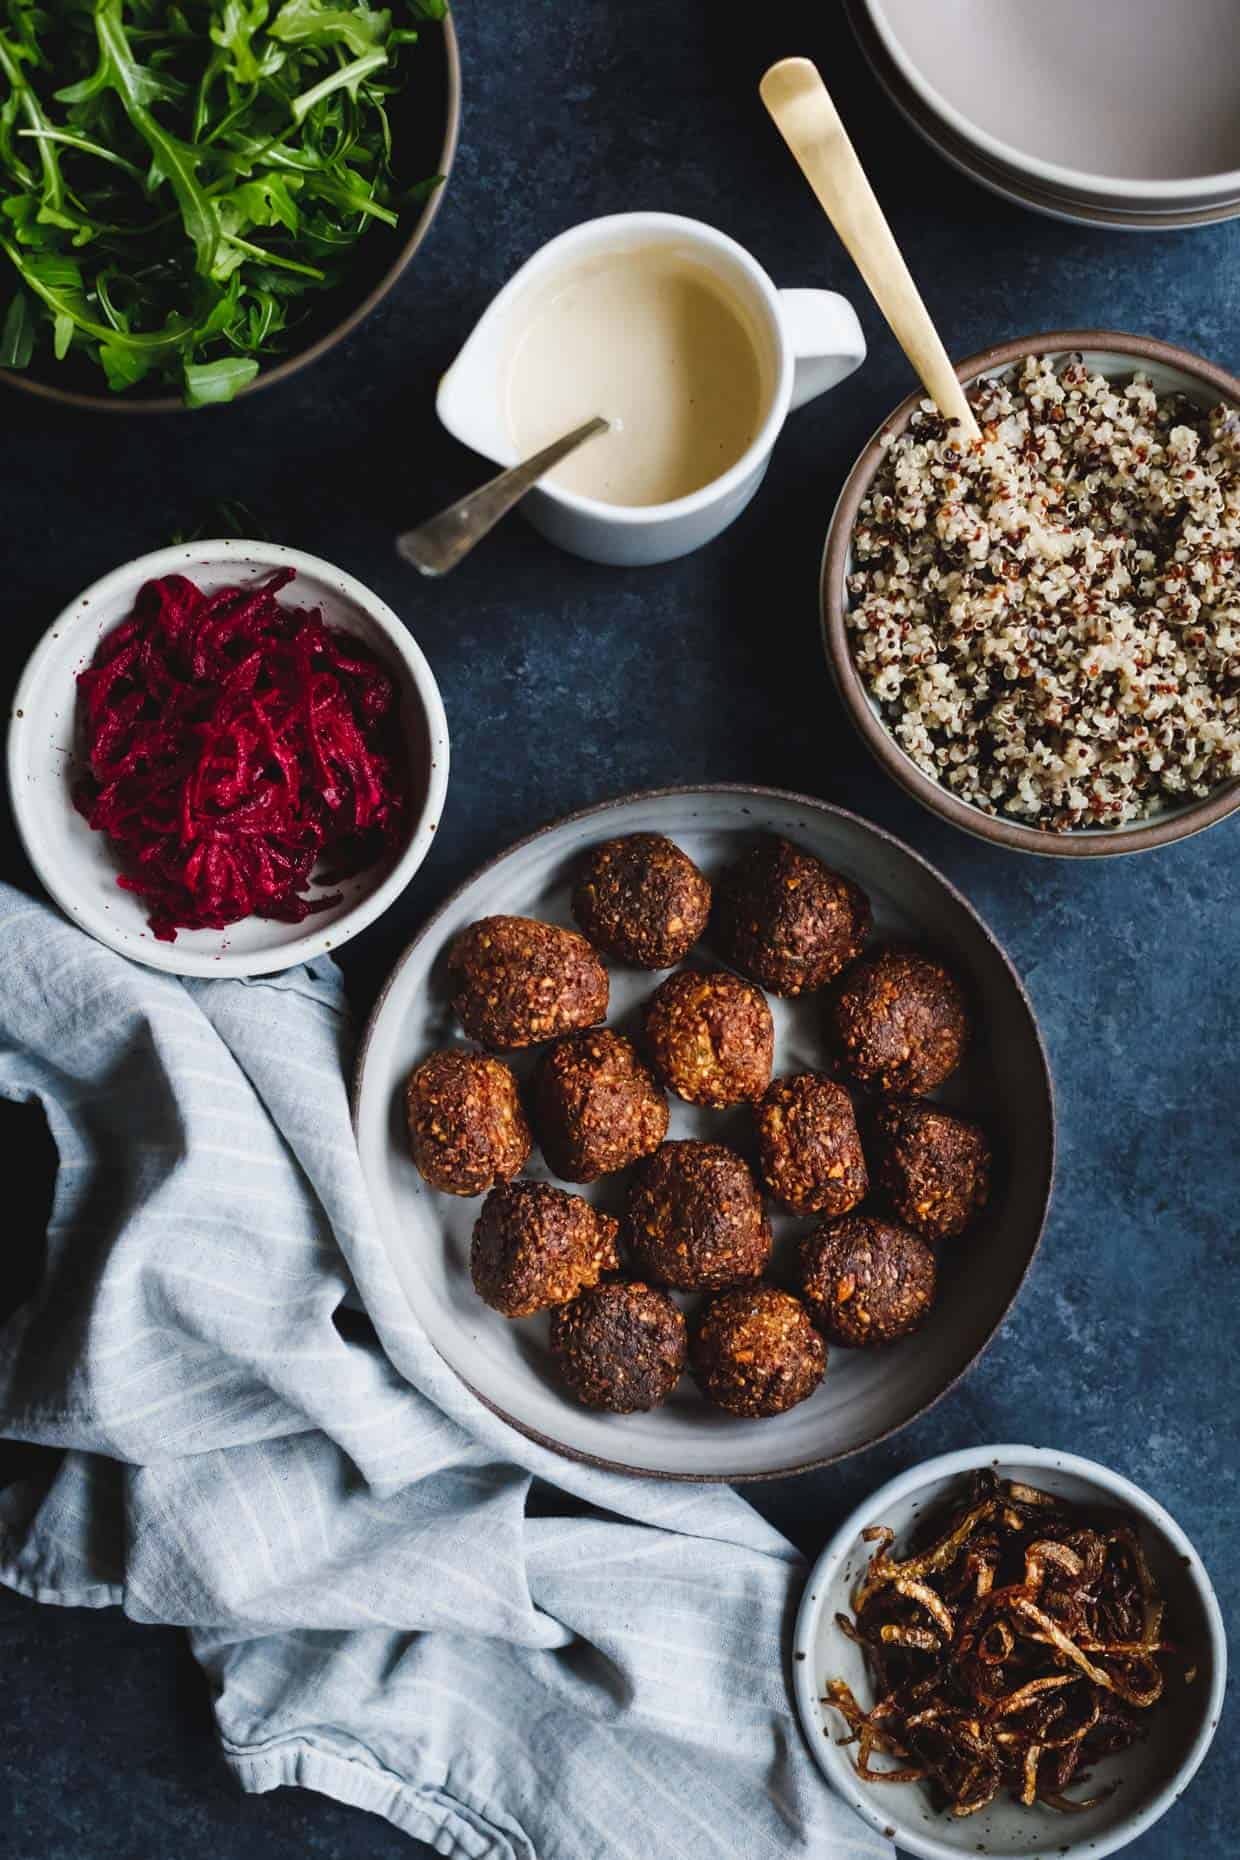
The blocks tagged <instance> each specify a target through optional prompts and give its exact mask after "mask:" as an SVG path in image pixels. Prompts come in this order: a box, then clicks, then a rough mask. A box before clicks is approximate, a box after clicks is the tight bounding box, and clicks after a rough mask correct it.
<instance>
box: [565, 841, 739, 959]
mask: <svg viewBox="0 0 1240 1860" xmlns="http://www.w3.org/2000/svg"><path fill="white" fill-rule="evenodd" d="M573 916H574V917H575V918H576V919H577V922H578V923H579V924H580V925H581V927H582V929H583V930H584V931H585V933H586V935H587V936H588V937H589V939H590V941H591V942H592V943H593V944H594V945H595V946H596V948H598V949H601V950H605V951H606V953H607V954H608V955H609V956H615V957H616V958H617V959H618V960H619V961H620V962H631V963H633V964H634V965H635V967H637V968H639V969H671V968H674V967H675V965H676V964H677V963H678V962H682V961H683V960H684V958H685V957H686V956H687V955H688V954H689V951H690V950H691V949H692V948H693V945H694V944H695V943H696V942H697V940H698V938H699V937H700V936H701V934H702V932H703V931H704V930H705V928H706V924H707V920H708V919H709V917H710V882H709V880H708V879H706V878H705V877H703V875H702V873H701V872H699V871H698V869H697V867H696V866H695V865H694V863H693V861H692V859H690V857H689V855H688V854H687V853H683V852H681V850H680V848H679V846H676V845H674V844H673V842H672V841H671V840H669V839H666V838H665V837H664V835H663V834H662V833H626V834H624V835H622V836H621V837H620V838H619V839H615V840H604V841H603V843H602V844H601V845H600V846H595V847H593V848H592V849H591V851H590V852H588V853H587V854H586V857H585V860H584V862H583V864H582V867H581V870H580V872H579V873H578V874H577V883H576V885H575V886H574V888H573Z"/></svg>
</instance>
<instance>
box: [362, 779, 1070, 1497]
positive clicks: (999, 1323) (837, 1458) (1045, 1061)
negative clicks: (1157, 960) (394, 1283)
mask: <svg viewBox="0 0 1240 1860" xmlns="http://www.w3.org/2000/svg"><path fill="white" fill-rule="evenodd" d="M691 795H734V796H740V795H745V796H748V797H750V798H757V799H759V800H762V801H781V802H786V803H789V804H790V805H792V806H794V807H804V808H809V809H811V810H812V811H813V812H815V813H818V814H828V815H832V816H834V817H835V818H837V819H843V820H846V821H848V822H850V823H851V824H852V825H853V826H856V827H860V828H861V829H862V830H863V831H864V832H866V833H869V834H872V835H873V836H874V837H875V838H876V839H879V840H881V841H883V842H884V843H885V844H886V845H889V846H894V847H895V848H896V849H897V850H898V851H899V852H901V853H903V854H904V855H905V856H906V857H908V858H910V859H912V860H913V861H914V862H915V863H916V864H917V865H919V866H921V867H922V868H923V869H924V870H925V871H926V872H928V873H929V874H930V876H931V877H932V878H934V879H935V880H937V882H938V883H939V884H940V885H942V886H943V888H944V889H945V890H946V891H947V893H948V894H949V896H950V897H951V898H952V899H953V901H954V902H955V903H956V904H957V905H959V906H960V907H961V908H962V909H963V910H964V911H965V913H966V915H967V916H968V917H969V918H971V919H972V921H973V923H974V924H975V925H976V926H977V928H978V930H979V931H980V932H981V935H982V937H983V938H984V940H985V941H986V943H987V944H988V945H989V946H990V948H991V949H992V950H993V951H994V953H995V955H996V956H997V957H998V959H999V961H1000V963H1001V964H1002V966H1003V968H1004V969H1005V970H1006V972H1007V975H1008V977H1009V979H1010V981H1011V982H1012V984H1013V986H1014V988H1015V990H1016V994H1017V997H1018V999H1019V1001H1020V1004H1021V1006H1022V1007H1023V1009H1024V1012H1025V1015H1026V1017H1027V1019H1028V1022H1029V1026H1030V1029H1031V1031H1032V1034H1033V1040H1034V1046H1035V1049H1036V1051H1037V1055H1038V1059H1039V1061H1040V1085H1041V1089H1042V1094H1043V1095H1044V1097H1045V1101H1046V1108H1047V1131H1048V1139H1049V1141H1048V1144H1047V1154H1046V1163H1045V1168H1044V1171H1043V1173H1042V1177H1041V1180H1040V1183H1039V1188H1040V1193H1041V1202H1042V1205H1041V1212H1040V1216H1039V1219H1038V1225H1037V1231H1036V1233H1035V1234H1034V1238H1033V1245H1032V1246H1031V1247H1030V1249H1029V1255H1028V1258H1027V1259H1026V1261H1025V1263H1024V1266H1023V1268H1022V1269H1021V1273H1020V1276H1019V1278H1018V1279H1017V1281H1016V1284H1015V1285H1014V1286H1013V1288H1012V1291H1011V1294H1010V1296H1009V1297H1008V1299H1007V1300H1006V1302H1005V1304H1004V1306H1003V1309H1002V1311H1000V1313H999V1314H998V1316H997V1317H996V1319H995V1322H994V1324H993V1325H992V1326H991V1328H990V1330H989V1332H988V1333H987V1335H986V1337H985V1338H984V1339H983V1341H982V1342H981V1344H980V1345H979V1346H978V1348H977V1349H976V1350H975V1351H974V1352H973V1354H972V1356H970V1357H969V1359H968V1361H967V1362H966V1363H963V1364H962V1365H961V1367H960V1368H959V1369H958V1370H957V1371H956V1373H955V1375H953V1376H952V1377H951V1378H950V1380H949V1381H947V1382H945V1383H944V1385H943V1387H942V1388H941V1389H940V1390H939V1391H938V1393H937V1394H935V1395H932V1396H931V1397H930V1399H929V1400H928V1401H925V1402H923V1403H922V1404H921V1406H920V1407H918V1408H916V1409H914V1411H913V1413H912V1414H910V1415H908V1416H906V1418H905V1419H904V1420H902V1421H897V1422H895V1423H893V1424H892V1426H890V1427H886V1428H884V1429H883V1430H882V1431H881V1432H879V1433H876V1434H874V1435H872V1436H871V1437H870V1438H869V1439H868V1440H865V1441H862V1442H860V1443H859V1444H858V1445H857V1446H853V1447H845V1448H842V1449H841V1450H839V1451H838V1452H834V1453H825V1454H819V1455H816V1456H815V1457H813V1458H811V1459H806V1460H802V1461H800V1462H799V1463H798V1464H796V1465H792V1466H779V1467H772V1468H770V1469H768V1470H766V1471H763V1472H753V1471H749V1470H742V1471H740V1472H669V1471H667V1470H665V1469H664V1468H655V1467H646V1466H631V1465H627V1464H626V1463H625V1462H624V1461H622V1460H613V1459H607V1458H605V1457H604V1456H602V1455H601V1454H597V1453H588V1452H586V1451H584V1450H583V1449H582V1448H580V1447H573V1446H569V1445H568V1444H567V1443H565V1442H564V1441H562V1440H557V1439H555V1438H554V1437H553V1436H551V1435H549V1434H544V1433H542V1432H540V1431H539V1429H537V1428H535V1427H531V1426H530V1425H529V1424H528V1423H526V1422H524V1421H519V1420H517V1419H516V1418H515V1416H513V1415H511V1414H509V1413H508V1412H507V1410H506V1409H505V1408H502V1407H501V1406H500V1405H499V1404H498V1403H497V1402H494V1401H492V1400H491V1398H490V1397H489V1396H487V1395H485V1394H483V1392H482V1391H481V1390H480V1389H478V1388H476V1387H475V1386H474V1384H473V1383H472V1382H471V1381H470V1380H469V1378H468V1377H467V1376H464V1375H462V1374H461V1372H460V1370H459V1369H457V1368H456V1366H455V1364H453V1363H451V1362H449V1361H448V1358H447V1357H446V1356H445V1355H444V1352H443V1351H442V1350H441V1349H440V1347H439V1345H438V1343H437V1342H436V1340H435V1338H434V1336H433V1335H432V1333H431V1332H430V1330H429V1329H428V1328H427V1327H426V1325H425V1324H422V1319H421V1317H420V1316H419V1315H418V1314H417V1313H416V1312H415V1313H414V1315H415V1316H417V1317H418V1322H419V1323H420V1324H422V1328H423V1330H424V1331H425V1333H426V1336H427V1339H428V1341H429V1342H430V1344H431V1347H432V1348H433V1349H434V1351H435V1353H436V1355H437V1356H438V1357H439V1358H440V1360H441V1361H442V1362H444V1363H445V1364H447V1367H448V1368H449V1369H450V1370H451V1371H452V1374H453V1375H454V1376H456V1378H457V1380H458V1381H459V1382H461V1383H462V1384H463V1385H464V1387H465V1388H467V1389H468V1390H469V1392H470V1394H471V1395H473V1396H474V1397H475V1398H476V1399H477V1400H478V1401H480V1402H481V1403H482V1405H483V1407H484V1408H487V1409H489V1411H490V1412H491V1413H492V1414H493V1415H496V1416H497V1417H498V1418H499V1419H500V1420H501V1421H505V1422H506V1423H507V1424H508V1426H510V1427H512V1428H514V1429H515V1430H516V1431H517V1433H519V1434H521V1435H523V1436H524V1437H525V1439H527V1440H532V1441H534V1442H535V1444H536V1445H538V1446H540V1447H545V1448H546V1449H547V1450H548V1451H550V1452H552V1453H555V1454H556V1455H558V1456H559V1457H560V1458H561V1459H568V1460H574V1461H576V1462H577V1463H578V1464H579V1465H584V1466H590V1467H593V1468H595V1469H596V1470H599V1471H603V1472H614V1473H622V1474H625V1475H627V1476H628V1477H629V1478H637V1479H655V1480H661V1481H663V1482H666V1483H670V1484H675V1485H757V1484H761V1483H763V1482H765V1481H766V1480H769V1479H795V1478H799V1477H800V1476H801V1475H802V1474H803V1473H809V1472H818V1471H821V1470H822V1469H823V1468H824V1467H827V1466H834V1465H838V1464H839V1463H840V1462H841V1461H842V1460H846V1459H851V1458H852V1457H853V1456H854V1455H856V1454H858V1453H868V1452H869V1450H870V1449H871V1448H872V1447H876V1446H878V1445H880V1443H881V1442H882V1441H884V1440H889V1439H891V1437H892V1436H893V1435H895V1434H898V1433H900V1432H902V1431H903V1429H904V1428H906V1427H911V1426H912V1425H913V1423H914V1422H915V1421H919V1420H921V1419H922V1417H923V1416H924V1415H926V1414H928V1413H929V1412H930V1410H931V1409H932V1408H934V1407H936V1406H937V1405H938V1403H939V1402H941V1401H942V1400H943V1398H944V1396H946V1395H949V1394H950V1393H951V1392H952V1390H953V1389H955V1388H957V1387H958V1386H959V1384H960V1383H961V1382H962V1381H963V1380H964V1378H965V1377H966V1376H967V1375H969V1374H970V1373H971V1371H972V1370H973V1369H974V1368H975V1367H976V1365H977V1364H978V1362H979V1361H980V1360H981V1358H982V1357H983V1356H984V1355H985V1353H986V1352H987V1350H988V1349H989V1348H990V1346H991V1344H992V1343H993V1342H994V1340H995V1338H996V1337H997V1336H998V1334H999V1332H1000V1331H1001V1330H1002V1329H1003V1326H1004V1325H1005V1324H1006V1322H1007V1320H1008V1318H1009V1316H1010V1315H1011V1312H1012V1310H1013V1307H1014V1306H1015V1304H1016V1301H1017V1299H1018V1298H1019V1297H1020V1295H1021V1293H1022V1292H1023V1290H1024V1288H1025V1285H1026V1283H1027V1282H1028V1279H1029V1274H1030V1273H1031V1272H1032V1270H1033V1266H1034V1263H1035V1261H1036V1260H1037V1258H1038V1255H1039V1253H1040V1251H1041V1247H1042V1241H1043V1239H1044V1237H1045V1234H1046V1226H1047V1222H1048V1220H1049V1218H1050V1211H1051V1206H1052V1203H1053V1201H1054V1192H1055V1180H1056V1169H1057V1160H1058V1147H1059V1144H1058V1135H1059V1132H1058V1109H1057V1103H1056V1098H1055V1082H1054V1074H1053V1073H1052V1070H1051V1064H1050V1056H1049V1054H1048V1052H1047V1048H1046V1041H1045V1039H1044V1038H1043V1035H1042V1029H1041V1026H1040V1024H1039V1022H1038V1017H1037V1014H1036V1013H1035V1011H1034V1007H1033V1002H1032V1001H1031V1000H1030V997H1029V992H1028V990H1027V989H1026V987H1025V984H1024V982H1023V981H1022V980H1021V977H1020V974H1019V973H1018V971H1017V969H1016V966H1015V964H1014V963H1013V961H1012V959H1011V957H1010V956H1009V955H1008V953H1007V950H1006V949H1005V948H1004V946H1003V944H1002V943H1001V942H1000V940H999V938H998V936H997V935H996V934H995V932H994V931H993V930H992V929H991V928H990V926H989V924H988V923H987V922H986V920H985V918H984V917H983V916H982V915H981V913H980V912H979V911H978V910H977V908H976V907H975V906H974V905H973V904H971V903H970V902H969V900H968V899H967V898H966V897H965V896H964V893H963V892H961V891H960V890H959V889H958V888H957V887H956V886H955V885H953V883H952V882H951V880H950V879H949V878H948V877H947V876H946V875H945V874H944V873H943V872H941V871H940V870H939V868H938V867H937V866H936V865H934V864H933V862H932V861H931V860H929V859H927V858H926V857H925V856H924V854H922V853H919V852H917V851H916V850H915V849H914V848H913V847H912V846H910V845H908V843H907V842H906V841H904V840H902V839H900V838H899V837H898V835H896V834H894V833H889V832H888V831H887V829H886V828H885V827H880V826H877V825H875V823H874V822H873V821H870V820H867V819H865V817H864V816H863V815H861V814H857V813H854V812H853V810H852V809H851V808H846V807H840V806H838V805H837V804H836V803H835V802H833V801H824V800H822V799H821V798H819V797H818V796H816V795H810V794H803V793H800V792H799V791H798V790H796V789H793V788H779V787H773V786H768V785H765V784H761V783H754V782H687V783H675V782H674V783H671V784H669V785H666V786H660V787H654V788H634V789H628V790H626V791H625V792H624V793H623V794H618V795H613V796H610V797H609V798H608V799H606V800H603V801H594V802H591V803H590V804H589V805H588V806H586V807H580V808H574V809H572V810H571V811H570V812H569V813H567V814H560V815H557V816H556V818H555V819H553V820H549V821H547V822H546V824H545V825H543V826H541V827H536V828H535V829H534V830H533V831H532V832H531V833H527V834H524V835H523V836H522V837H521V838H520V839H517V840H513V841H512V842H511V843H510V844H509V845H507V846H505V847H503V848H502V849H501V850H500V851H499V852H498V853H495V854H493V855H492V856H491V857H490V858H488V859H485V860H483V861H482V863H481V864H480V865H478V866H476V867H475V868H474V869H473V870H472V871H471V872H469V873H468V875H467V876H466V877H465V878H464V879H462V880H461V882H460V883H459V884H457V885H455V886H454V887H453V888H452V890H451V891H450V892H449V893H448V895H447V896H446V897H445V898H443V899H442V901H441V902H440V903H439V904H438V905H437V906H436V908H435V909H434V910H433V911H432V912H431V913H430V915H429V916H428V917H426V918H425V919H424V921H423V923H422V925H421V927H420V928H419V929H418V930H417V931H416V932H415V934H414V935H413V937H412V938H411V939H410V941H409V942H408V943H407V944H406V946H405V948H404V949H403V950H402V951H401V953H400V955H399V956H398V957H397V959H396V961H395V962H394V963H393V965H392V968H391V971H390V973H389V974H388V976H387V979H386V980H385V981H384V983H383V986H382V988H381V989H380V991H379V993H378V995H377V996H376V998H375V1003H374V1006H373V1007H372V1009H371V1011H370V1013H369V1014H368V1015H367V1018H366V1024H365V1026H364V1028H363V1029H362V1033H361V1037H360V1039H359V1041H358V1045H357V1055H356V1058H355V1060H354V1064H353V1074H352V1078H351V1080H350V1085H349V1116H350V1121H351V1123H352V1125H353V1135H354V1140H355V1142H356V1143H357V1146H358V1155H359V1160H360V1161H361V1165H362V1174H363V1178H365V1176H366V1164H365V1157H364V1155H363V1152H362V1134H361V1111H362V1096H363V1090H364V1085H365V1074H366V1066H367V1061H368V1059H369V1056H370V1051H371V1047H372V1045H373V1042H374V1036H375V1033H376V1031H377V1029H378V1025H379V1021H380V1018H381V1016H382V1015H383V1014H384V1012H385V1010H386V1007H387V1003H388V1000H389V998H390V996H391V993H392V990H393V988H394V987H395V985H396V981H397V978H398V977H399V976H400V974H401V973H402V971H403V970H404V968H405V966H406V964H407V963H408V962H410V961H411V960H412V959H413V957H414V955H415V954H416V953H417V952H418V951H419V950H420V949H421V948H422V946H423V945H424V944H425V943H426V942H427V941H428V940H429V938H430V937H431V936H432V935H433V934H434V932H435V930H436V927H437V926H438V925H439V924H440V923H441V922H442V920H443V918H444V917H445V916H446V915H447V914H448V912H449V911H450V910H451V909H452V907H453V906H454V905H455V904H457V903H458V902H459V901H460V899H461V898H462V897H463V896H464V894H465V893H466V892H467V891H468V890H469V889H470V888H471V887H472V886H473V885H474V884H476V883H477V882H478V881H479V880H481V879H483V878H485V877H487V876H488V875H489V874H490V873H492V872H494V870H495V868H496V867H497V866H499V865H501V864H502V863H503V862H504V861H505V860H506V859H508V858H509V857H510V856H511V855H512V854H514V853H518V852H522V851H524V850H525V849H526V848H527V847H529V846H533V845H535V844H537V842H538V841H539V840H542V839H545V838H547V836H548V835H550V834H552V833H555V832H558V831H559V830H560V829H561V828H563V827H568V826H575V825H577V824H578V823H579V822H581V821H585V820H590V819H596V818H598V817H599V816H601V815H607V814H610V813H613V812H614V811H615V810H617V809H618V808H621V807H628V806H632V805H634V804H638V803H642V802H646V801H656V800H665V799H667V798H669V797H677V796H683V797H686V798H687V797H689V796H691ZM368 1186H369V1185H368ZM375 1218H376V1221H380V1216H379V1214H378V1211H377V1210H376V1213H375ZM380 1225H381V1226H382V1222H381V1221H380ZM402 1293H403V1288H402ZM410 1308H411V1310H412V1306H411V1307H410Z"/></svg>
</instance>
